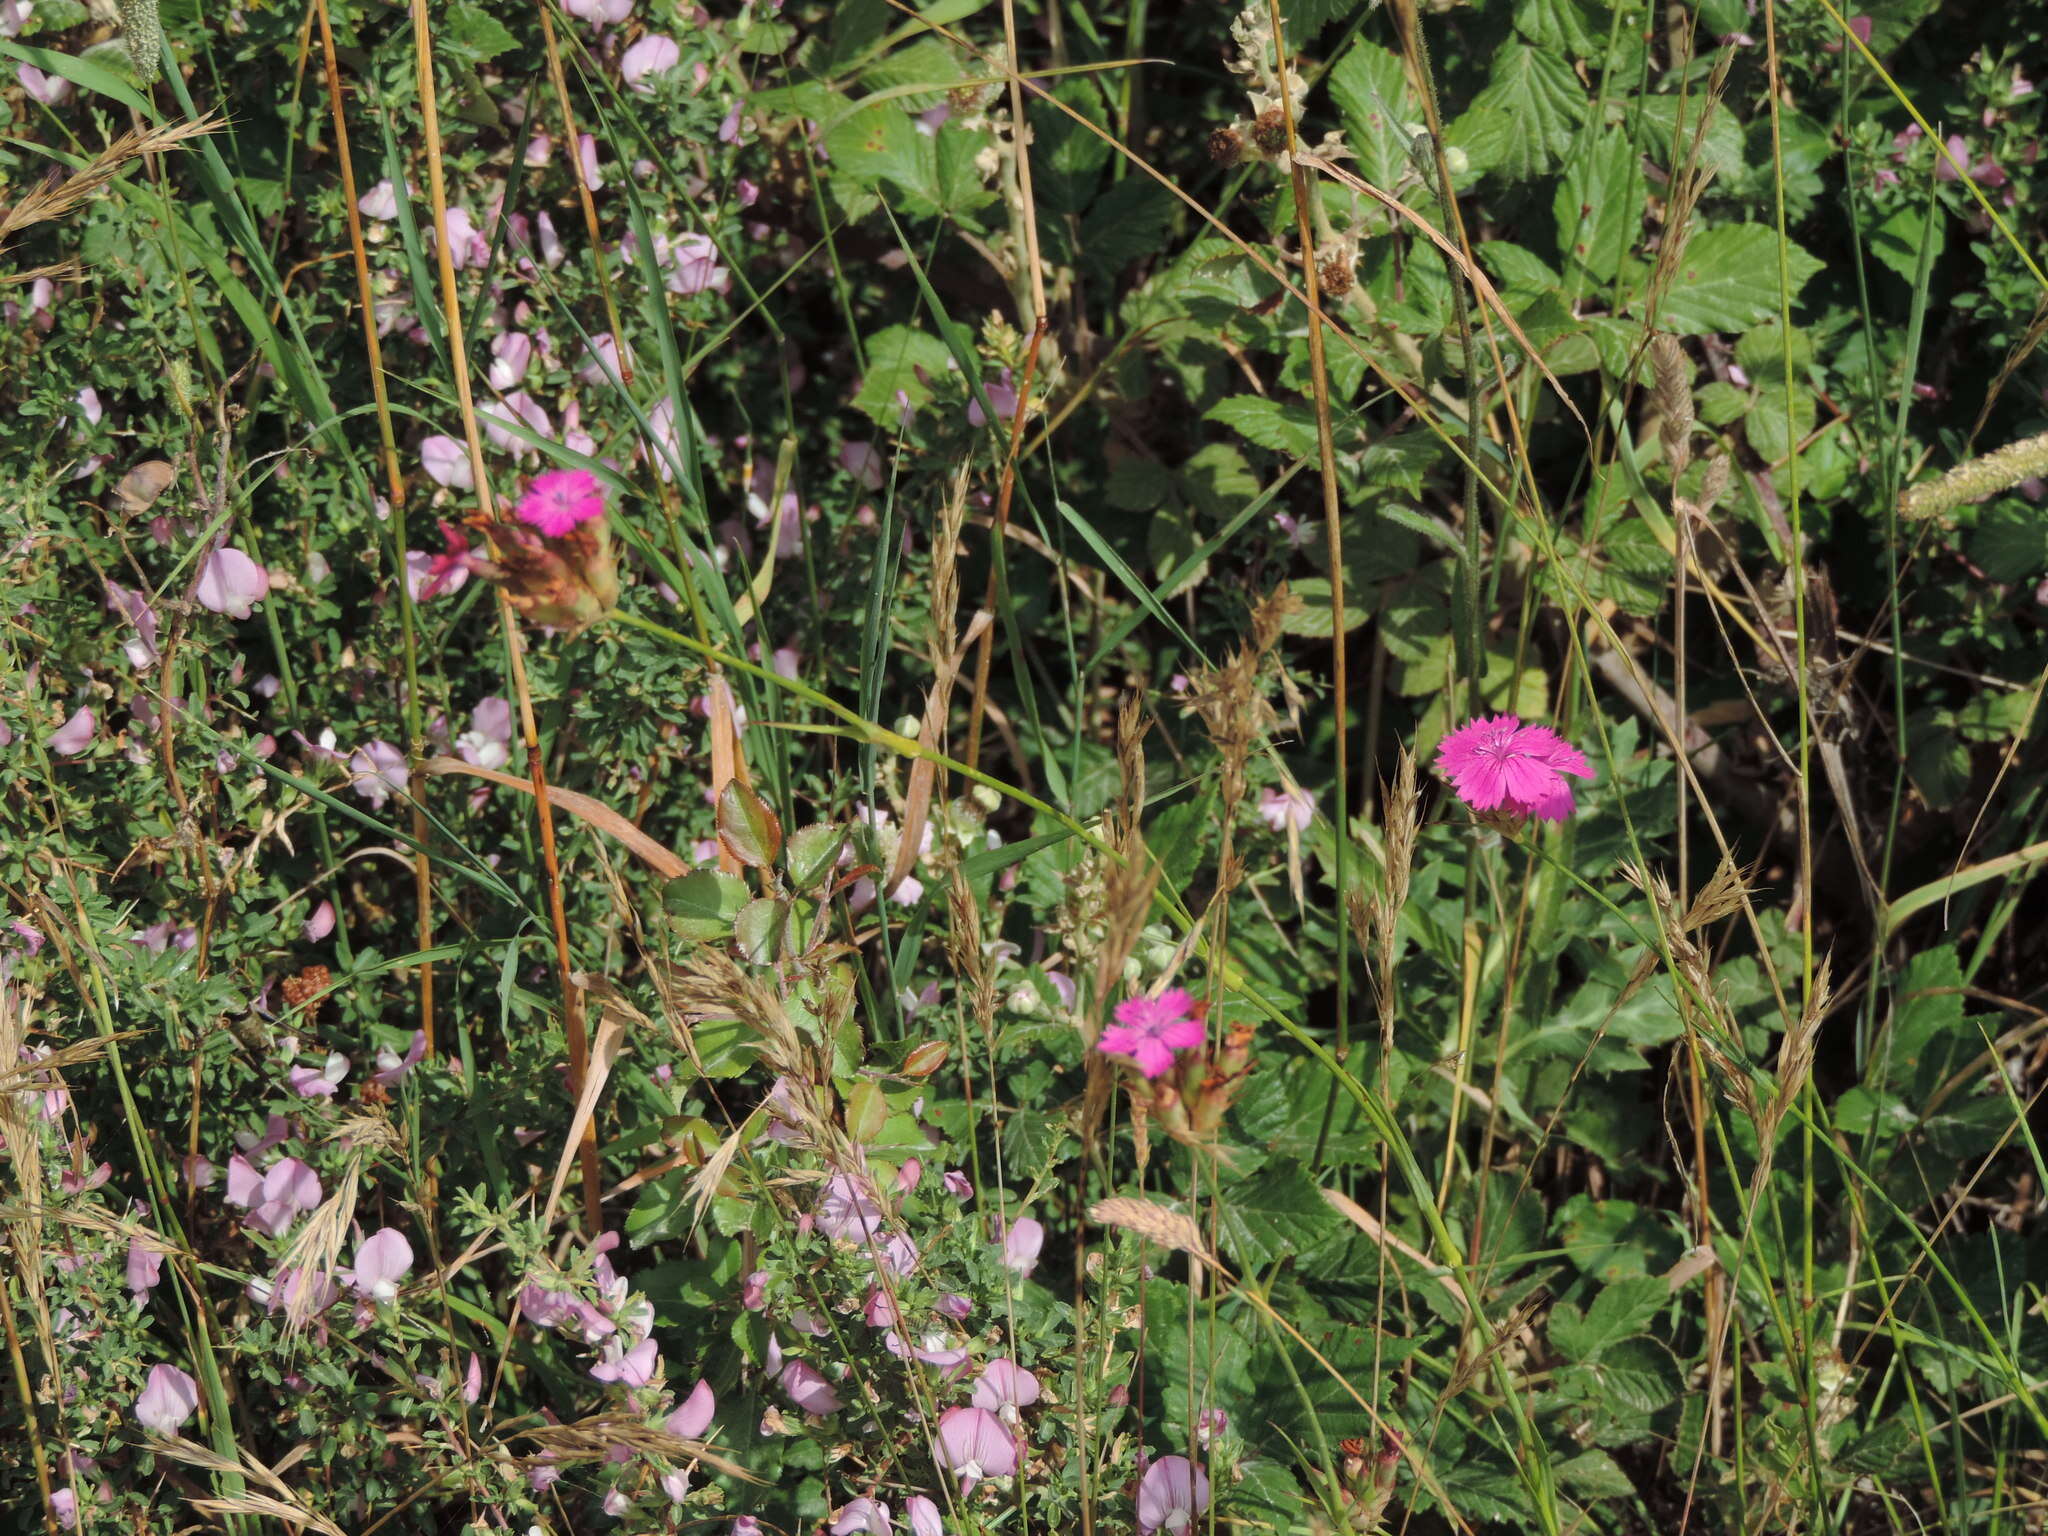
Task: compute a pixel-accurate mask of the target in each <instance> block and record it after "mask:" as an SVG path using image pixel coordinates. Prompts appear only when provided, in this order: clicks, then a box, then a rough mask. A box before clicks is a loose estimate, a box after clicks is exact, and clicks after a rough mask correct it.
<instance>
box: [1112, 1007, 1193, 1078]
mask: <svg viewBox="0 0 2048 1536" xmlns="http://www.w3.org/2000/svg"><path fill="white" fill-rule="evenodd" d="M1205 1033H1206V1031H1205V1029H1204V1027H1203V1024H1202V1019H1201V1014H1200V1010H1199V1008H1198V1006H1197V1005H1196V1003H1195V1000H1194V999H1193V998H1192V997H1190V996H1188V994H1187V993H1186V992H1184V991H1182V990H1181V989H1180V988H1179V987H1174V988H1173V989H1171V990H1170V991H1166V992H1162V993H1160V994H1159V996H1157V997H1127V998H1125V999H1124V1000H1123V1001H1122V1002H1120V1003H1118V1004H1117V1005H1116V1023H1114V1024H1112V1025H1111V1026H1110V1027H1109V1028H1108V1029H1105V1030H1104V1031H1103V1032H1102V1038H1101V1039H1100V1040H1098V1041H1097V1042H1096V1043H1095V1048H1096V1049H1097V1050H1098V1051H1101V1052H1103V1053H1104V1054H1105V1055H1109V1056H1128V1057H1130V1059H1131V1060H1132V1061H1133V1062H1135V1063H1137V1067H1138V1070H1139V1071H1140V1072H1142V1073H1144V1074H1145V1076H1147V1077H1157V1076H1159V1075H1160V1074H1161V1073H1162V1072H1164V1071H1166V1070H1167V1069H1168V1068H1169V1067H1171V1066H1172V1065H1173V1054H1174V1052H1175V1051H1185V1050H1191V1049H1192V1048H1194V1047H1195V1046H1198V1045H1200V1044H1201V1043H1202V1040H1203V1037H1204V1035H1205Z"/></svg>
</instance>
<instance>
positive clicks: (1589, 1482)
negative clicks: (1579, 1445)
mask: <svg viewBox="0 0 2048 1536" xmlns="http://www.w3.org/2000/svg"><path fill="white" fill-rule="evenodd" d="M1557 1477H1558V1481H1559V1482H1561V1483H1563V1484H1564V1485H1565V1487H1567V1488H1569V1489H1571V1491H1572V1492H1573V1493H1576V1494H1577V1495H1579V1497H1580V1498H1584V1499H1628V1498H1633V1497H1635V1491H1636V1485H1635V1484H1634V1483H1632V1482H1630V1481H1629V1479H1628V1474H1627V1473H1626V1472H1624V1471H1622V1470H1621V1465H1620V1463H1619V1462H1617V1461H1616V1460H1615V1459H1614V1458H1613V1457H1612V1456H1610V1455H1608V1454H1607V1453H1606V1452H1605V1451H1597V1450H1596V1451H1581V1452H1580V1453H1579V1454H1578V1455H1576V1456H1574V1457H1572V1459H1571V1460H1569V1461H1562V1462H1559V1463H1558V1466H1557Z"/></svg>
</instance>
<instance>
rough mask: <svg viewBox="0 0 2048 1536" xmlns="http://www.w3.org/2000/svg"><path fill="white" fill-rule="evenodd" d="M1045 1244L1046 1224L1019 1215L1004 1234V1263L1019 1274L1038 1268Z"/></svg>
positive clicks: (1025, 1273) (1028, 1272) (1027, 1273)
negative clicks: (1040, 1254) (1041, 1250)
mask: <svg viewBox="0 0 2048 1536" xmlns="http://www.w3.org/2000/svg"><path fill="white" fill-rule="evenodd" d="M1044 1246H1045V1224H1044V1223H1043V1222H1040V1221H1037V1220H1034V1219H1033V1218H1032V1217H1029V1216H1019V1217H1018V1218H1017V1219H1016V1220H1015V1221H1013V1222H1011V1223H1010V1226H1009V1230H1008V1231H1006V1232H1005V1233H1004V1234H1003V1265H1004V1267H1005V1268H1007V1269H1010V1270H1012V1271H1014V1272H1015V1273H1017V1274H1019V1275H1029V1274H1030V1273H1031V1271H1032V1270H1034V1269H1036V1268H1038V1254H1039V1250H1040V1249H1042V1248H1043V1247H1044Z"/></svg>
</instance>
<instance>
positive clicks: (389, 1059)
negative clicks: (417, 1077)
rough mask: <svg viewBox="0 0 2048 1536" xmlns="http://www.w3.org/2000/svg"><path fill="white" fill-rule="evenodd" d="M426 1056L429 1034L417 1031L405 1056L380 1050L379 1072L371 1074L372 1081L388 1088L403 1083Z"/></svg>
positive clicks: (413, 1033) (378, 1054)
mask: <svg viewBox="0 0 2048 1536" xmlns="http://www.w3.org/2000/svg"><path fill="white" fill-rule="evenodd" d="M426 1054H427V1032H426V1031H425V1030H424V1029H416V1030H414V1031H413V1032H412V1040H411V1043H410V1044H408V1045H407V1046H406V1049H405V1054H404V1055H403V1056H401V1055H399V1054H398V1052H396V1051H393V1050H386V1049H380V1050H379V1051H378V1052H377V1070H376V1071H375V1072H372V1073H371V1074H370V1081H371V1082H373V1083H380V1084H382V1085H383V1086H384V1087H386V1088H389V1087H391V1086H392V1085H393V1084H395V1083H400V1082H403V1081H404V1080H405V1075H406V1074H407V1073H408V1072H410V1071H412V1069H413V1068H414V1067H416V1066H418V1065H419V1064H420V1062H421V1061H422V1060H423V1059H424V1058H425V1056H426Z"/></svg>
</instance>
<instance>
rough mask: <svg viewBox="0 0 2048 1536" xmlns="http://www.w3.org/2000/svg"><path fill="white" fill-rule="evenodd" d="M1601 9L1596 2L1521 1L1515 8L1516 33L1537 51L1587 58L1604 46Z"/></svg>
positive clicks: (1603, 25) (1595, 0) (1605, 38)
mask: <svg viewBox="0 0 2048 1536" xmlns="http://www.w3.org/2000/svg"><path fill="white" fill-rule="evenodd" d="M1603 9H1604V7H1602V6H1600V5H1598V4H1597V0H1522V3H1521V4H1520V5H1518V6H1516V7H1515V30H1516V31H1518V32H1520V33H1521V34H1522V36H1524V37H1526V38H1528V39H1529V41H1530V42H1532V43H1534V44H1536V45H1537V46H1538V47H1540V48H1555V49H1557V50H1558V51H1559V52H1561V53H1563V54H1565V55H1567V56H1569V57H1572V58H1587V57H1588V56H1590V55H1593V54H1594V53H1595V51H1596V49H1601V48H1603V47H1604V45H1605V44H1606V42H1607V18H1606V17H1605V16H1604V15H1601V14H1600V12H1601V11H1602V10H1603ZM1596 26H1597V27H1598V28H1599V31H1598V34H1597V35H1596V34H1595V32H1594V28H1595V27H1596Z"/></svg>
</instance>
